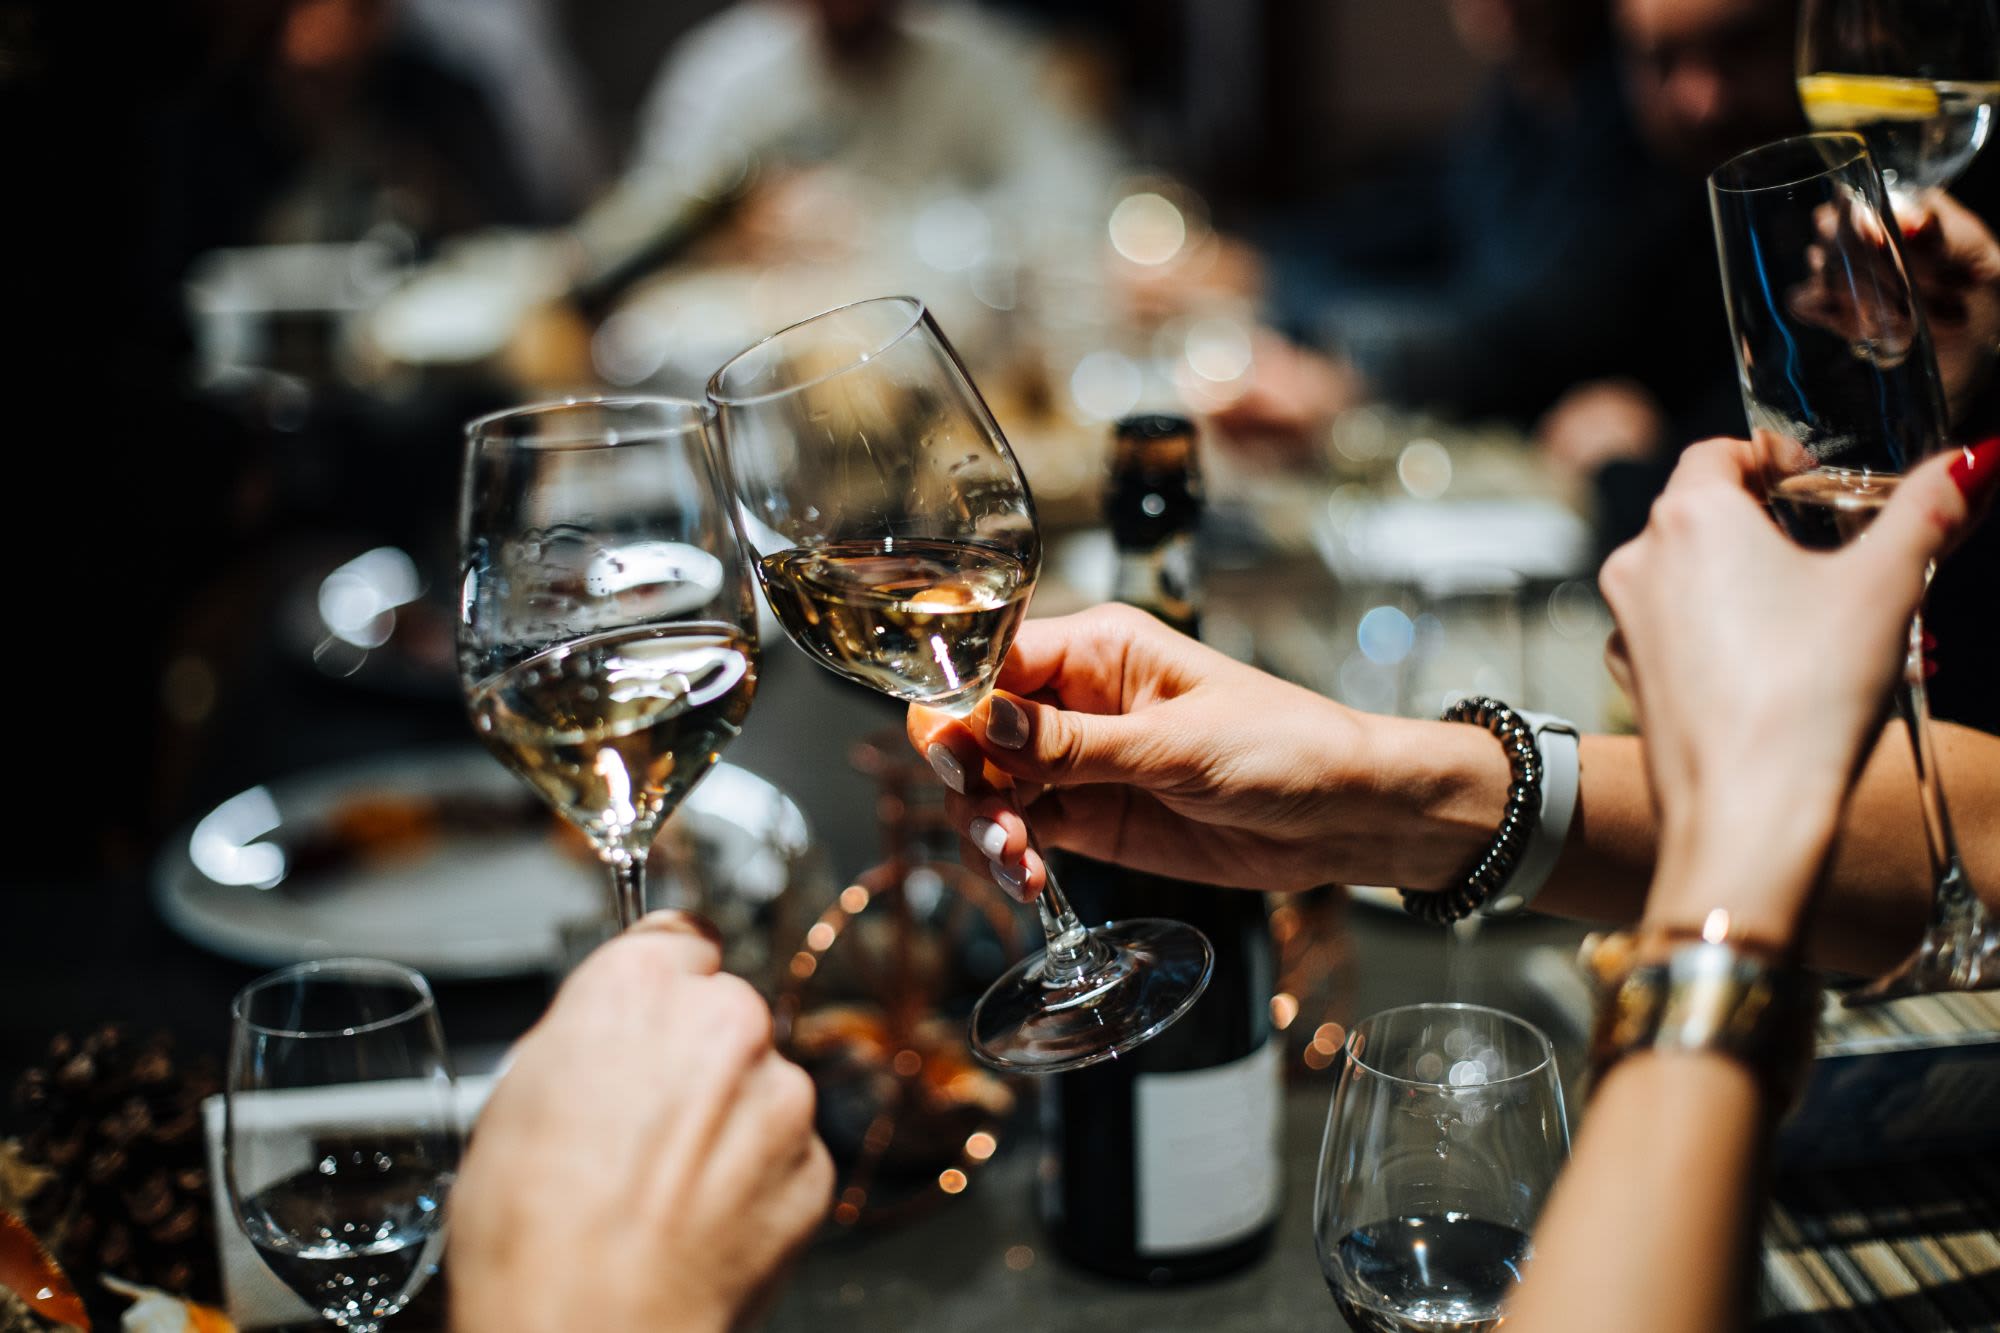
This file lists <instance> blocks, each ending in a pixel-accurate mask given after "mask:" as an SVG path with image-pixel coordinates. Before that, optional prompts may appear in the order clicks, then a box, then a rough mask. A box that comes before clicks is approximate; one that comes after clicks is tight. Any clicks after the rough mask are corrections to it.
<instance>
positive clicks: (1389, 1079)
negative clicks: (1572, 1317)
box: [1313, 1004, 1569, 1333]
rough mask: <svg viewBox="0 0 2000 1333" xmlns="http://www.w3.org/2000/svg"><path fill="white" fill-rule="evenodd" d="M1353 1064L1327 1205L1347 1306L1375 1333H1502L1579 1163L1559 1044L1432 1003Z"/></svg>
mask: <svg viewBox="0 0 2000 1333" xmlns="http://www.w3.org/2000/svg"><path fill="white" fill-rule="evenodd" d="M1342 1054H1343V1056H1344V1058H1345V1063H1344V1065H1343V1066H1342V1068H1341V1072H1340V1081H1339V1083H1338V1084H1337V1085H1336V1086H1335V1088H1334V1093H1333V1102H1332V1105H1331V1106H1330V1107H1329V1108H1328V1111H1327V1121H1326V1138H1325V1141H1324V1142H1323V1144H1322V1145H1321V1148H1320V1162H1319V1177H1318V1185H1317V1189H1316V1192H1315V1194H1314V1199H1313V1235H1314V1238H1315V1240H1316V1242H1317V1249H1318V1253H1319V1261H1320V1271H1321V1273H1322V1274H1323V1275H1324V1276H1325V1278H1326V1284H1327V1287H1328V1289H1329V1290H1331V1291H1332V1293H1333V1298H1334V1302H1335V1304H1337V1305H1338V1306H1339V1307H1340V1312H1341V1314H1342V1315H1343V1316H1344V1317H1345V1318H1346V1320H1347V1322H1348V1323H1349V1324H1350V1325H1351V1326H1352V1327H1354V1328H1355V1329H1358V1330H1365V1331H1366V1333H1410V1330H1415V1329H1429V1328H1435V1329H1441V1330H1443V1329H1451V1330H1461V1331H1467V1333H1484V1331H1485V1330H1489V1329H1495V1328H1498V1327H1499V1326H1500V1316H1501V1304H1502V1302H1503V1301H1505V1300H1506V1299H1507V1297H1508V1296H1509V1295H1510V1294H1511V1293H1512V1291H1513V1289H1514V1287H1515V1286H1516V1285H1517V1284H1518V1283H1519V1282H1520V1280H1521V1273H1522V1268H1523V1266H1524V1265H1525V1264H1526V1262H1527V1260H1528V1258H1529V1257H1530V1255H1531V1253H1532V1247H1531V1245H1530V1243H1529V1239H1528V1238H1529V1234H1530V1232H1532V1230H1533V1229H1534V1224H1535V1219H1536V1217H1537V1216H1539V1214H1540V1212H1541V1209H1542V1205H1543V1203H1544V1202H1545V1201H1546V1200H1547V1198H1548V1193H1549V1190H1550V1188H1551V1186H1552V1185H1553V1184H1554V1182H1555V1177H1556V1173H1557V1172H1558V1171H1559V1170H1561V1168H1562V1164H1563V1161H1564V1159H1565V1158H1566V1157H1567V1156H1568V1155H1569V1128H1568V1122H1567V1120H1566V1119H1565V1117H1564V1111H1563V1095H1562V1084H1561V1081H1560V1080H1559V1078H1558V1077H1557V1071H1556V1063H1555V1053H1554V1051H1553V1050H1552V1049H1551V1048H1550V1046H1549V1041H1548V1038H1547V1037H1545V1036H1543V1035H1542V1034H1541V1032H1540V1031H1538V1030H1537V1029H1536V1028H1534V1027H1532V1026H1530V1025H1529V1024H1527V1023H1524V1022H1522V1021H1521V1020H1520V1019H1518V1018H1514V1017H1512V1016H1510V1015H1508V1014H1504V1013H1501V1012H1499V1011H1498V1010H1495V1009H1484V1008H1480V1007H1478V1006H1475V1005H1461V1004H1424V1005H1412V1006H1410V1007H1408V1008H1403V1009H1391V1010H1389V1011H1388V1012H1387V1013H1382V1014H1377V1015H1376V1016H1374V1017H1373V1018H1370V1019H1366V1020H1364V1021H1363V1022H1361V1023H1359V1024H1357V1025H1356V1026H1355V1028H1354V1030H1353V1031H1352V1032H1351V1033H1349V1034H1348V1037H1347V1042H1346V1045H1345V1046H1344V1047H1343V1048H1342Z"/></svg>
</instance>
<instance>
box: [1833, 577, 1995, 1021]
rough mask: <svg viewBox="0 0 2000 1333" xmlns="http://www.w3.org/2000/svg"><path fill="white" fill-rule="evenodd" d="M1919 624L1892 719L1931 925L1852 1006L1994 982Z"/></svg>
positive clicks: (1986, 928) (1987, 922)
mask: <svg viewBox="0 0 2000 1333" xmlns="http://www.w3.org/2000/svg"><path fill="white" fill-rule="evenodd" d="M1923 641H1924V625H1923V617H1922V616H1921V615H1919V616H1917V617H1916V618H1915V619H1913V620H1912V621H1911V622H1910V646H1909V654H1908V657H1907V658H1906V660H1905V662H1904V668H1903V680H1902V683H1901V684H1900V685H1898V686H1897V687H1896V711H1897V713H1898V714H1900V715H1901V716H1902V719H1903V725H1904V727H1905V729H1906V730H1907V731H1908V733H1909V737H1910V754H1911V757H1912V759H1913V760H1914V761H1915V763H1916V769H1917V795H1918V800H1919V803H1920V805H1921V807H1922V809H1923V817H1924V847H1925V850H1926V851H1927V852H1928V853H1929V856H1930V869H1931V920H1930V924H1929V926H1927V927H1926V928H1925V930H1924V937H1923V939H1922V941H1921V942H1920V943H1919V944H1918V945H1917V948H1916V951H1915V952H1914V953H1912V954H1911V955H1910V956H1909V958H1908V959H1907V960H1906V961H1905V962H1904V963H1903V965H1902V966H1901V967H1899V968H1897V969H1896V971H1895V972H1893V973H1891V974H1890V975H1889V976H1887V977H1884V978H1882V979H1881V980H1880V981H1878V982H1876V983H1875V984H1874V985H1872V986H1868V987H1866V988H1865V989H1863V990H1861V991H1858V992H1856V993H1854V994H1853V995H1851V996H1849V997H1848V1003H1850V1004H1866V1003H1873V1002H1875V1001H1878V1000H1892V999H1895V998H1897V997H1898V996H1902V995H1919V994H1923V993H1925V992H1929V991H1939V990H1976V989H1979V988H1981V987H1982V986H1990V985H1993V984H1995V982H1997V981H2000V956H1996V955H2000V922H1996V921H1995V920H1994V919H1993V916H1992V914H1991V913H1989V912H1988V911H1987V909H1986V906H1985V904H1984V903H1982V902H1980V900H1979V897H1978V895H1976V894H1975V893H1974V892H1973V891H1972V885H1971V883H1970V882H1969V881H1968V880H1967V879H1966V876H1965V866H1964V864H1963V862H1962V861H1961V860H1960V859H1959V854H1958V839H1957V837H1956V836H1954V834H1953V833H1952V830H1951V811H1950V809H1949V808H1948V807H1947V806H1946V805H1945V799H1944V787H1943V784H1942V782H1941V781H1940V779H1939V777H1938V770H1937V746H1936V743H1935V741H1934V739H1933V737H1932V733H1931V712H1930V701H1929V697H1928V694H1927V692H1926V690H1925V688H1924V651H1923Z"/></svg>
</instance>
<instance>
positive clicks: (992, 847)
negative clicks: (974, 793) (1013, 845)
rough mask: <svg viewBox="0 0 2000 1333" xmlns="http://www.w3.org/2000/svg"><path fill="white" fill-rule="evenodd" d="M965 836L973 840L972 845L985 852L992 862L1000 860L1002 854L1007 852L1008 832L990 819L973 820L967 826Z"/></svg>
mask: <svg viewBox="0 0 2000 1333" xmlns="http://www.w3.org/2000/svg"><path fill="white" fill-rule="evenodd" d="M965 836H966V837H968V838H970V839H972V845H973V846H974V847H977V848H978V849H979V850H980V851H982V852H985V853H986V855H987V857H988V859H990V860H994V861H997V860H999V859H1000V853H1002V852H1004V851H1006V850H1007V830H1006V829H1003V828H1001V827H1000V826H999V825H998V824H996V823H994V822H993V821H992V820H990V819H975V820H973V821H972V822H971V823H970V824H968V825H966V827H965Z"/></svg>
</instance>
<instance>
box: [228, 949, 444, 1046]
mask: <svg viewBox="0 0 2000 1333" xmlns="http://www.w3.org/2000/svg"><path fill="white" fill-rule="evenodd" d="M334 969H341V970H345V971H349V972H353V973H357V974H367V973H372V974H374V975H375V976H377V977H380V978H384V979H387V980H392V981H401V982H403V983H405V984H407V985H408V986H409V988H410V991H411V993H412V995H413V996H414V998H413V999H412V1000H411V1002H410V1004H409V1005H408V1006H407V1007H406V1008H403V1009H400V1010H398V1011H397V1012H395V1013H393V1014H390V1015H388V1016H387V1017H385V1018H377V1019H374V1020H371V1021H370V1022H367V1023H356V1024H351V1025H349V1026H347V1027H338V1028H281V1027H272V1026H271V1025H269V1024H267V1023H259V1022H257V1021H255V1020H254V1019H252V1018H250V1017H248V1016H247V1015H246V1014H245V1012H244V1010H245V1007H246V1005H247V1004H248V1001H249V999H250V997H251V996H253V995H255V994H257V993H258V992H260V991H263V990H267V989H269V988H270V987H272V986H278V985H282V984H284V983H285V982H288V981H296V980H298V979H299V978H301V977H307V976H313V975H316V974H318V973H320V972H327V971H331V970H334ZM436 1009H437V997H436V996H435V995H433V994H432V992H431V983H430V981H429V979H428V978H426V977H425V976H424V974H423V973H421V972H419V971H417V970H416V969H415V968H413V967H405V966H404V965H403V964H401V963H392V962H389V961H387V960H386V959H382V958H311V959H307V960H306V961H305V962H303V963H293V964H292V965H291V966H290V967H281V968H279V969H278V970H277V971H275V972H266V973H265V974H264V975H263V976H261V977H258V978H257V979H256V980H254V981H251V982H249V983H248V984H246V985H245V986H244V987H243V989H242V990H239V991H237V992H236V996H235V998H234V999H232V1000H230V1002H229V1017H230V1019H231V1021H233V1022H234V1023H235V1024H236V1025H237V1026H238V1027H240V1028H243V1029H245V1030H247V1031H250V1032H254V1033H256V1034H258V1035H259V1036H263V1037H289V1038H294V1039H297V1040H314V1039H320V1038H328V1037H357V1036H361V1035H362V1034H364V1033H369V1032H380V1031H382V1030H384V1029H386V1028H391V1027H394V1026H395V1025H396V1024H398V1023H406V1022H408V1021H409V1020H410V1019H412V1018H415V1017H417V1016H418V1015H419V1014H422V1013H424V1012H425V1011H427V1010H429V1011H435V1010H436Z"/></svg>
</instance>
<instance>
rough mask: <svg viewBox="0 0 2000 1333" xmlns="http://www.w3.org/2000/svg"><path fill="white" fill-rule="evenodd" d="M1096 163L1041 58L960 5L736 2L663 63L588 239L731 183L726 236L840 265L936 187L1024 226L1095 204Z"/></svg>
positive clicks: (763, 254) (1104, 173)
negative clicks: (615, 223)
mask: <svg viewBox="0 0 2000 1333" xmlns="http://www.w3.org/2000/svg"><path fill="white" fill-rule="evenodd" d="M1111 162H1112V154H1111V152H1110V150H1109V148H1108V145H1107V144H1106V142H1105V140H1104V137H1103V135H1102V134H1101V132H1100V131H1099V130H1098V129H1097V128H1096V127H1094V126H1092V125H1091V124H1089V123H1088V122H1087V120H1086V119H1085V118H1084V117H1083V116H1081V115H1079V114H1077V113H1076V112H1075V111H1073V110H1072V109H1070V108H1068V107H1067V106H1065V105H1064V104H1063V100H1062V99H1061V98H1060V97H1057V96H1055V95H1053V92H1052V89H1051V88H1050V86H1049V82H1048V80H1047V79H1046V78H1045V72H1044V70H1043V69H1042V67H1041V65H1040V63H1039V54H1038V52H1037V51H1036V50H1035V49H1034V48H1032V47H1031V46H1030V45H1029V44H1028V43H1026V42H1025V41H1024V40H1023V39H1022V38H1021V37H1020V36H1019V35H1018V34H1016V33H1015V32H1014V31H1012V30H1011V29H1009V28H1007V27H1006V26H1004V25H1002V24H1001V23H1000V22H999V21H998V20H995V19H993V18H991V17H989V16H987V15H985V14H983V13H981V12H980V11H978V10H975V9H973V8H971V7H970V6H968V5H964V4H950V3H946V4H919V3H903V0H740V2H739V3H737V4H734V5H732V6H730V7H729V8H727V9H725V10H724V11H723V12H722V13H720V14H717V15H716V16H715V17H714V18H711V19H709V20H708V21H707V22H705V23H703V24H701V25H700V26H698V27H696V28H695V29H693V30H692V31H690V32H689V33H688V34H687V35H686V36H685V37H683V38H682V39H681V41H680V42H679V44H678V45H677V46H676V47H675V48H674V50H673V52H672V54H671V55H670V56H669V57H668V59H667V61H666V63H665V65H664V67H663V68H662V69H661V71H660V74H659V76H658V78H657V79H656V81H655V83H654V86H653V89H652V91H651V93H650V94H649V96H648V98H647V102H646V106H645V109H644V111H643V113H642V116H641V121H640V125H639V132H638V135H637V146H636V148H635V150H634V153H633V158H632V164H631V167H630V169H629V170H628V172H627V175H626V178H625V180H624V181H623V182H622V183H621V186H620V189H619V191H618V192H617V193H616V194H614V196H613V198H612V199H611V200H610V201H607V205H606V206H605V207H604V209H603V210H602V211H601V212H600V216H599V217H598V218H597V219H596V220H595V221H594V222H593V220H591V219H586V222H585V234H586V236H587V237H588V236H590V235H591V234H592V233H593V232H598V231H609V230H612V228H611V227H609V226H607V220H606V218H605V216H604V213H608V212H610V211H612V210H619V211H625V212H639V213H643V212H646V211H648V210H652V211H658V210H662V209H670V208H673V207H676V206H678V205H677V203H676V201H677V200H679V199H682V198H685V197H686V196H688V195H689V194H694V195H713V194H717V193H725V192H729V191H732V190H736V189H739V188H744V187H745V186H747V195H746V197H745V198H743V199H742V200H741V201H740V203H739V207H738V212H739V218H738V221H737V225H736V227H735V229H734V230H735V232H736V233H737V235H738V237H739V239H742V240H745V241H747V244H748V246H749V249H750V251H751V253H750V254H749V255H748V256H747V257H748V258H751V259H753V260H762V261H766V262H771V261H783V260H786V259H796V258H817V257H826V256H828V255H829V254H831V255H839V254H841V253H844V252H845V251H847V250H848V249H850V248H851V247H852V245H853V243H854V240H855V238H856V236H857V235H859V234H860V233H861V232H862V230H863V229H865V228H867V227H868V226H869V225H871V224H872V223H873V222H874V221H876V220H877V217H878V216H879V214H880V213H881V212H882V211H883V210H884V209H894V208H897V207H901V206H905V205H908V204H910V203H912V202H916V201H920V200H921V199H922V198H924V197H926V196H929V197H936V196H938V195H940V194H943V193H945V192H957V193H962V194H966V195H969V196H971V197H973V198H974V199H975V200H976V201H978V202H979V203H980V204H981V205H983V206H984V207H985V208H986V209H987V210H988V211H989V213H990V214H992V215H993V216H995V217H997V218H999V219H1001V220H1003V221H1004V222H1006V223H1010V224H1012V225H1013V226H1015V227H1017V228H1023V229H1033V228H1036V227H1039V226H1043V225H1046V224H1048V223H1050V222H1052V221H1059V220H1070V219H1076V218H1080V217H1082V216H1085V215H1087V214H1088V213H1090V212H1091V211H1092V210H1094V209H1095V208H1097V207H1099V206H1100V205H1101V201H1102V195H1103V193H1104V190H1105V187H1106V182H1107V180H1108V177H1109V171H1110V164H1111ZM746 173H754V174H753V175H750V176H749V177H748V179H747V180H746Z"/></svg>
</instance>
